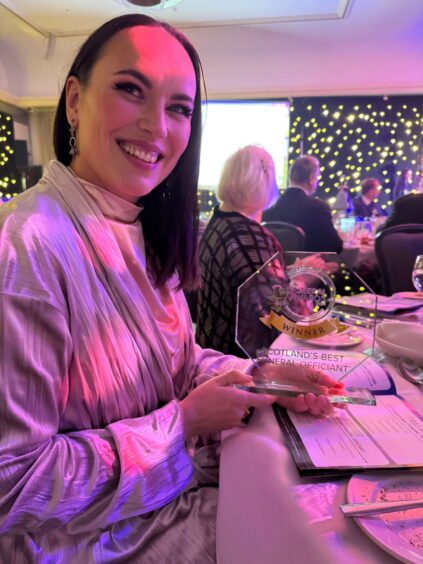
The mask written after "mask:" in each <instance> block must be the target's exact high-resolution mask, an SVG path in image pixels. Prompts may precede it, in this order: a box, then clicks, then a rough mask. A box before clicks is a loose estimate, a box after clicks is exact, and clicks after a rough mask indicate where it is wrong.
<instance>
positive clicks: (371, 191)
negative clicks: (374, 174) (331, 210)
mask: <svg viewBox="0 0 423 564" xmlns="http://www.w3.org/2000/svg"><path fill="white" fill-rule="evenodd" d="M380 189H381V186H380V183H379V180H377V179H376V178H365V179H364V180H363V181H362V183H361V193H360V194H359V195H358V196H356V197H355V198H354V199H353V212H354V215H355V216H356V217H375V216H376V217H377V216H383V215H388V214H387V212H386V211H385V210H383V209H382V208H381V207H380V206H379V204H378V203H377V202H376V201H375V200H377V198H378V196H379V192H380Z"/></svg>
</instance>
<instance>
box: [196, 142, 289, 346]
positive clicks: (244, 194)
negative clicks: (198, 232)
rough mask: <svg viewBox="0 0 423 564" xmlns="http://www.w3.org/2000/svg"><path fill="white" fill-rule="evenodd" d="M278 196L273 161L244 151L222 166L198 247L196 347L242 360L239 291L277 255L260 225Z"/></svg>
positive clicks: (256, 150)
mask: <svg viewBox="0 0 423 564" xmlns="http://www.w3.org/2000/svg"><path fill="white" fill-rule="evenodd" d="M278 195H279V193H278V188H277V184H276V177H275V165H274V162H273V158H272V156H271V155H270V154H269V153H268V152H267V151H266V150H265V149H264V148H263V147H260V146H258V145H247V146H246V147H243V148H242V149H239V150H238V151H236V153H234V154H233V155H231V156H230V157H229V158H228V160H227V161H226V163H225V165H224V167H223V171H222V175H221V178H220V181H219V185H218V188H217V198H218V200H219V201H220V205H219V206H218V207H216V209H215V210H214V213H213V216H212V218H211V220H210V222H209V223H208V225H207V228H206V230H205V232H204V235H203V237H202V239H201V242H200V270H201V285H200V289H199V292H198V303H197V334H196V338H197V342H198V343H199V344H200V345H201V346H203V347H211V348H214V349H216V350H219V351H222V352H224V353H226V354H237V355H242V356H244V353H243V351H241V349H240V348H239V347H238V345H237V344H236V343H235V318H236V297H237V289H238V287H239V286H240V285H241V284H242V283H243V282H245V280H246V279H247V278H248V277H249V276H251V274H252V273H253V272H255V271H256V270H257V269H258V268H259V267H260V266H261V265H262V264H263V263H264V262H266V261H267V260H268V259H269V258H270V257H271V256H272V255H274V254H275V253H277V252H279V251H280V250H281V246H280V244H279V242H278V241H277V240H276V239H275V237H274V236H273V235H272V234H271V233H270V231H268V230H267V229H266V228H265V227H263V226H262V225H260V221H261V216H262V213H263V210H264V209H267V208H268V207H269V206H271V205H272V204H273V203H274V202H275V200H276V199H277V197H278Z"/></svg>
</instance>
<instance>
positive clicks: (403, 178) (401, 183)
mask: <svg viewBox="0 0 423 564" xmlns="http://www.w3.org/2000/svg"><path fill="white" fill-rule="evenodd" d="M412 188H413V171H412V170H410V169H409V168H405V169H403V170H402V171H401V174H400V175H399V177H398V180H397V182H396V184H395V187H394V190H393V193H392V199H393V200H394V202H395V200H398V198H401V196H405V194H408V193H409V192H410V191H411V190H412Z"/></svg>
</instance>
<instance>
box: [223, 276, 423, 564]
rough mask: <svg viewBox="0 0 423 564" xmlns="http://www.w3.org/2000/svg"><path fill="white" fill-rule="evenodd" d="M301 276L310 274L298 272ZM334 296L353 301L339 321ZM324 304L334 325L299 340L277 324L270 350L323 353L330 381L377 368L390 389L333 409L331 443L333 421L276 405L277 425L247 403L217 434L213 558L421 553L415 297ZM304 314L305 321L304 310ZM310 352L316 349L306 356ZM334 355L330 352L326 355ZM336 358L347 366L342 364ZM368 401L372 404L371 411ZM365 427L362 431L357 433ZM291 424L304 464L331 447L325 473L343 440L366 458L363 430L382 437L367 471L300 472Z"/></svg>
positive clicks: (422, 448)
mask: <svg viewBox="0 0 423 564" xmlns="http://www.w3.org/2000/svg"><path fill="white" fill-rule="evenodd" d="M307 276H308V278H307V281H308V283H309V284H310V276H309V272H308V273H307ZM320 287H321V280H320ZM343 301H347V302H348V304H343V303H342V302H343ZM338 302H339V303H340V305H341V310H342V306H345V305H348V306H351V309H350V310H348V311H350V315H353V313H352V311H353V309H352V308H353V307H355V308H356V310H355V316H356V317H350V318H345V315H348V313H347V314H345V309H346V308H345V307H344V309H343V310H342V311H343V314H344V319H342V320H341V321H339V315H338V314H339V311H338V313H337V314H335V312H336V309H337V308H336V305H337V304H338ZM375 304H377V306H375ZM411 304H414V306H413V305H411ZM369 305H370V306H371V307H369ZM365 306H367V307H365ZM374 306H375V307H376V309H372V307H374ZM379 308H380V311H379ZM329 309H331V316H332V317H335V318H336V319H337V322H338V323H339V326H338V330H337V331H336V332H335V333H334V332H332V333H328V334H327V335H322V336H320V337H317V338H315V339H308V340H307V339H302V338H301V337H302V336H303V335H300V336H298V335H297V336H296V337H295V336H294V333H293V332H292V331H291V329H290V328H288V325H286V324H285V326H284V327H283V330H282V331H281V332H280V333H279V335H278V336H277V337H276V339H275V340H274V341H273V343H272V344H271V349H272V350H273V351H277V353H278V354H280V355H282V358H285V359H287V358H289V357H292V356H297V357H298V358H300V359H304V358H314V359H318V360H317V361H316V360H315V361H314V362H321V359H322V358H323V359H326V361H327V359H328V358H329V359H332V360H333V365H329V364H327V365H326V366H328V367H329V369H330V370H333V371H334V372H332V373H331V375H332V376H333V377H334V375H335V374H338V376H339V375H340V376H339V378H337V379H343V378H345V381H346V383H348V378H354V375H355V374H359V373H360V374H361V377H363V378H364V380H362V381H361V384H362V385H364V384H363V382H365V381H367V382H368V387H370V388H371V387H372V383H371V380H372V378H373V377H374V378H375V379H376V378H383V374H386V377H387V380H386V382H387V384H386V386H385V388H389V386H390V383H391V382H392V387H391V388H389V390H388V389H386V390H382V391H379V392H378V391H376V392H374V393H375V397H376V400H377V406H376V407H372V406H368V405H352V406H349V407H347V408H346V409H345V410H340V411H339V412H338V413H339V414H338V413H337V414H336V415H335V420H336V421H338V420H339V417H341V419H342V420H343V421H344V422H345V424H344V423H343V424H342V425H341V424H340V423H339V427H338V435H337V438H336V441H335V439H334V440H333V442H332V443H330V441H329V442H328V441H327V437H328V436H329V437H332V435H330V434H329V435H328V431H327V428H331V427H333V425H334V423H335V422H336V421H335V422H334V421H325V420H324V419H322V420H316V419H313V418H311V417H310V416H305V415H304V416H303V415H301V414H289V412H286V413H288V416H289V417H288V418H291V420H292V421H294V425H291V427H290V426H283V425H281V424H280V421H279V418H278V420H277V418H276V417H275V412H274V411H273V410H272V408H266V409H263V410H258V411H256V412H255V413H254V415H253V417H252V419H251V420H250V422H249V424H248V426H247V427H245V428H236V429H232V430H230V431H227V432H225V433H224V434H223V436H222V448H221V466H220V476H221V478H220V483H221V487H220V492H219V506H218V516H217V538H218V543H217V558H218V562H219V563H221V564H226V563H233V562H245V563H247V564H249V563H251V564H252V563H253V562H263V563H264V562H265V563H266V564H273V563H277V562H281V561H292V562H299V563H302V562H304V563H305V562H342V563H343V564H344V563H347V564H348V563H354V564H356V563H363V564H376V563H384V564H385V563H386V564H389V563H391V562H392V563H393V562H398V561H401V562H413V563H414V562H423V346H422V344H423V325H422V324H421V320H422V317H421V315H422V313H421V312H422V310H423V296H422V295H421V294H420V292H419V291H416V293H406V294H403V295H400V294H397V295H395V296H389V297H387V296H375V295H373V296H367V295H366V292H363V293H362V294H361V295H359V296H349V297H348V296H345V297H343V296H339V295H336V298H335V297H334V303H333V304H332V306H331V308H329ZM347 309H348V308H347ZM328 311H329V310H327V311H326V313H328ZM379 313H380V316H378V314H379ZM314 314H315V315H318V313H316V312H314ZM314 314H313V315H314ZM337 315H338V317H336V316H337ZM384 315H387V316H388V317H384ZM411 315H412V316H413V317H410V316H411ZM407 316H408V317H407ZM324 319H327V318H324ZM345 321H346V323H345ZM308 323H309V324H312V323H315V320H314V318H313V317H312V316H309V321H308ZM320 323H321V324H322V323H323V322H322V320H320ZM299 324H300V325H301V324H302V325H304V322H303V321H300V323H299ZM310 326H311V325H310ZM313 327H314V325H313ZM343 332H345V334H344V335H343V336H342V333H343ZM341 336H342V337H341ZM325 339H326V340H325ZM350 339H351V341H350ZM311 353H315V355H317V356H315V355H311V357H308V356H307V355H310V354H311ZM335 354H338V357H335V356H332V357H331V356H328V355H335ZM341 355H342V356H341ZM354 355H356V357H357V361H356V362H355V361H354ZM336 358H337V360H335V359H336ZM339 359H342V363H344V364H345V363H346V364H347V365H348V367H347V369H346V370H345V374H344V373H342V367H340V366H339V362H341V361H340V360H339ZM298 362H304V360H301V361H298ZM337 362H338V364H337ZM366 367H367V368H366ZM339 370H341V372H339ZM378 370H379V375H377V374H376V373H377V371H378ZM337 371H338V372H337ZM366 378H367V380H365V379H366ZM374 387H376V386H374ZM378 394H380V395H378ZM376 409H379V410H380V412H376V411H374V412H371V411H370V410H376ZM372 413H381V416H380V417H376V416H373V417H372V415H371V414H372ZM347 416H348V417H347ZM285 417H286V414H285ZM349 417H351V420H350V419H348V418H349ZM292 421H291V423H292ZM316 421H317V422H316ZM337 424H338V423H337ZM353 424H354V425H356V427H354V426H352V425H353ZM366 425H367V426H366ZM294 427H295V428H294ZM308 428H310V431H308V430H307V429H308ZM339 429H341V431H339ZM343 429H346V430H347V432H348V433H349V434H350V435H351V436H349V437H348V440H347V439H345V440H344V439H343V438H342V437H343V436H344V437H346V435H345V433H344V432H343ZM369 429H370V440H368V437H366V436H364V435H366V434H367V433H368V430H369ZM295 433H297V435H298V433H299V435H301V439H302V440H303V441H304V444H305V445H306V448H307V449H308V455H310V456H311V459H312V462H314V463H316V460H317V461H318V460H319V459H320V458H322V457H325V456H326V457H329V458H330V456H331V452H330V449H331V448H335V449H338V450H337V451H336V452H335V451H334V453H332V458H334V459H335V463H334V469H335V470H336V471H338V470H339V468H337V467H336V466H337V462H336V460H337V458H338V457H339V456H343V455H342V448H348V449H349V448H350V446H348V445H350V444H354V443H356V445H357V449H358V450H357V452H358V455H362V456H364V458H365V457H366V456H367V454H366V453H365V452H364V447H363V445H364V442H363V441H364V439H365V440H367V441H368V443H369V444H370V443H371V442H372V441H375V440H377V441H379V442H377V443H375V444H378V446H379V447H380V445H382V446H381V451H380V453H379V454H378V455H377V456H376V455H375V460H376V459H379V458H380V460H379V462H377V463H376V465H375V467H377V469H372V470H370V471H369V470H368V469H367V470H366V464H363V467H362V468H361V470H360V471H359V472H357V471H354V469H353V468H351V470H350V471H349V472H348V471H347V472H345V473H344V474H342V472H339V474H337V473H336V472H334V473H332V475H331V473H330V472H329V473H326V474H325V472H324V471H321V472H320V473H319V472H316V473H310V474H309V475H307V474H305V473H304V472H303V471H302V470H301V467H300V466H299V465H298V459H301V452H299V449H300V447H299V446H298V445H299V441H297V442H295V441H293V436H292V435H293V434H295ZM404 437H407V438H406V439H404ZM297 438H298V437H297ZM325 441H326V442H325ZM348 441H350V442H348ZM357 441H358V442H357ZM360 441H361V443H360ZM391 441H392V445H390V442H391ZM293 445H296V446H294V447H293ZM387 445H388V446H392V452H390V451H389V449H388V450H386V448H387ZM370 446H371V445H370ZM312 448H314V449H315V450H314V451H312V450H310V449H312ZM319 449H320V450H319ZM359 449H362V450H361V451H359ZM369 449H370V447H369ZM324 451H325V452H324ZM338 453H341V454H338ZM363 453H364V454H363ZM369 453H370V450H369ZM349 454H351V453H349ZM308 455H307V456H308ZM358 455H357V456H358ZM354 456H356V455H354ZM357 456H356V457H357ZM384 456H386V457H387V459H389V460H390V461H391V462H392V461H394V462H395V463H398V462H399V463H400V464H398V468H395V469H391V467H393V466H392V464H385V463H384V461H383V457H384ZM421 459H422V460H421ZM315 465H316V466H317V470H319V468H318V466H319V464H318V463H316V464H315ZM378 465H379V466H378ZM401 465H402V467H401ZM340 466H342V465H341V464H340ZM352 466H353V465H352ZM367 467H368V468H370V467H371V464H370V463H368V464H367ZM387 467H389V468H390V469H389V470H386V468H387ZM322 469H324V465H322Z"/></svg>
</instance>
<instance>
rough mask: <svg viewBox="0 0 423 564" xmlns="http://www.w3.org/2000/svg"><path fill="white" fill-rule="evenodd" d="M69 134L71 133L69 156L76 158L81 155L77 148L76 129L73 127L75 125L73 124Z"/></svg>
mask: <svg viewBox="0 0 423 564" xmlns="http://www.w3.org/2000/svg"><path fill="white" fill-rule="evenodd" d="M69 133H70V137H69V147H70V149H69V154H70V155H71V156H72V157H74V156H75V155H77V154H78V153H79V151H78V147H77V146H76V128H75V126H74V125H73V123H71V126H70V128H69Z"/></svg>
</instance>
